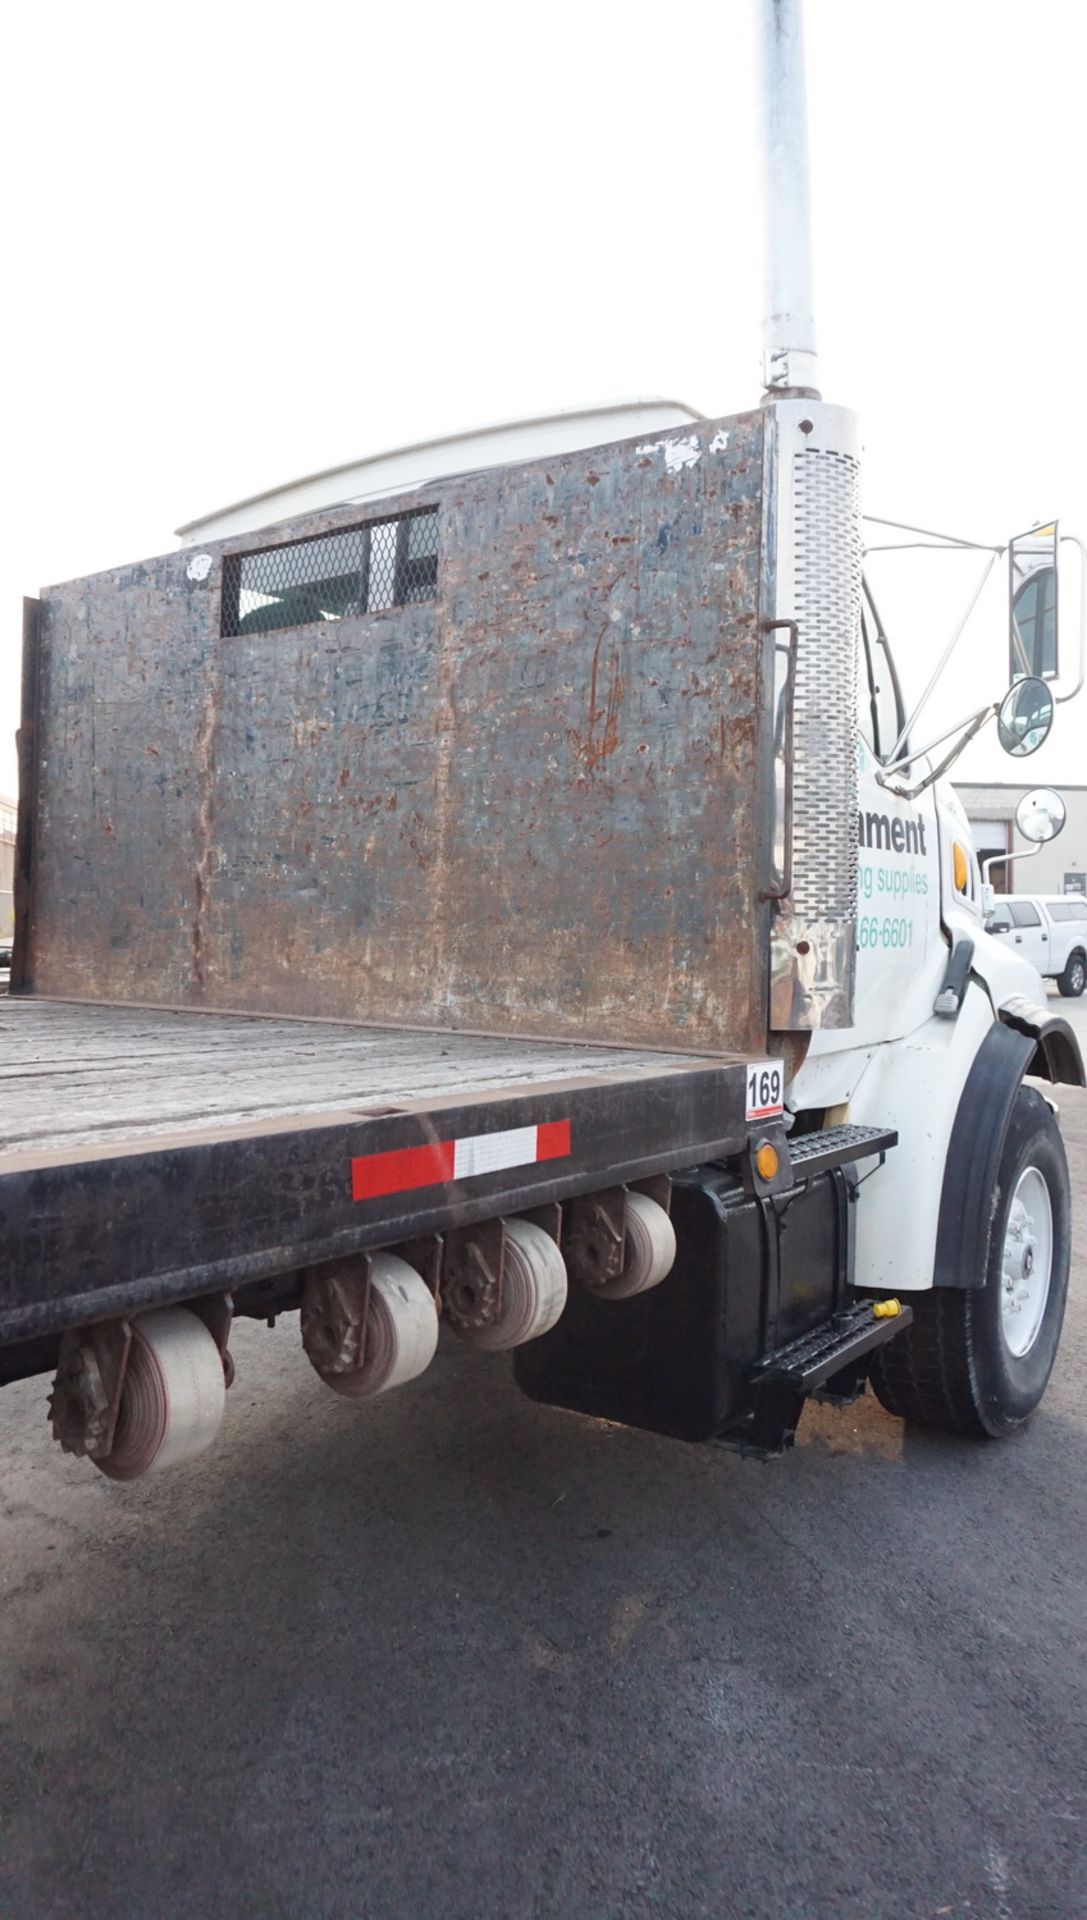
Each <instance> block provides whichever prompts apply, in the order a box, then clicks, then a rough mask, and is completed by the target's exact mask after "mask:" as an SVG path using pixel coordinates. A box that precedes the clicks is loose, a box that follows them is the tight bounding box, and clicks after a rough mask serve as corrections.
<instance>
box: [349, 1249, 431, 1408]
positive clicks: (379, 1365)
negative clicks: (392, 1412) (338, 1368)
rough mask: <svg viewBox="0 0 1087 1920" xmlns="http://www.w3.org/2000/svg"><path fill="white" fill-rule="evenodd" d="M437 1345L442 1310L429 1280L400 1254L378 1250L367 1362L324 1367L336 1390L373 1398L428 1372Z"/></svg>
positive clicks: (372, 1270)
mask: <svg viewBox="0 0 1087 1920" xmlns="http://www.w3.org/2000/svg"><path fill="white" fill-rule="evenodd" d="M437 1348H438V1315H437V1311H436V1309H435V1306H434V1295H433V1294H432V1293H431V1291H430V1288H429V1287H428V1286H427V1284H426V1281H425V1280H424V1279H423V1278H422V1276H421V1274H418V1273H416V1271H415V1268H414V1267H411V1266H409V1265H408V1262H407V1261H406V1260H401V1259H400V1257H399V1255H398V1254H395V1253H375V1254H374V1256H373V1258H372V1260H371V1262H370V1299H369V1305H368V1309H367V1315H366V1345H365V1349H364V1357H363V1362H362V1365H361V1367H354V1368H352V1369H351V1370H350V1371H349V1372H347V1373H333V1372H331V1371H328V1372H326V1371H323V1370H320V1369H319V1371H320V1374H321V1379H322V1380H323V1381H324V1383H325V1385H326V1386H328V1387H331V1388H332V1391H333V1393H340V1394H343V1396H344V1398H345V1399H348V1400H369V1399H370V1398H371V1397H372V1396H373V1395H374V1394H375V1393H387V1392H388V1390H389V1388H390V1387H401V1386H403V1385H404V1383H405V1381H407V1380H414V1379H416V1378H417V1377H418V1375H419V1374H421V1373H424V1372H425V1371H426V1369H427V1367H429V1365H430V1363H431V1361H432V1360H433V1358H434V1355H435V1353H436V1352H437Z"/></svg>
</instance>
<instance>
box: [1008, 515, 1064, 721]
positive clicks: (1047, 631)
mask: <svg viewBox="0 0 1087 1920" xmlns="http://www.w3.org/2000/svg"><path fill="white" fill-rule="evenodd" d="M1057 551H1058V548H1057V523H1056V521H1053V523H1052V525H1050V526H1048V527H1034V528H1033V529H1032V530H1031V532H1030V533H1017V534H1016V536H1015V538H1014V540H1012V541H1011V542H1010V543H1009V546H1008V601H1009V619H1008V640H1009V650H1010V660H1009V668H1010V671H1009V674H1008V678H1009V680H1011V681H1012V683H1013V684H1014V683H1015V681H1016V680H1022V679H1023V677H1024V675H1028V674H1029V675H1033V676H1034V678H1036V679H1039V680H1055V679H1056V677H1057V672H1058V665H1057Z"/></svg>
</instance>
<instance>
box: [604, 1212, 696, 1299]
mask: <svg viewBox="0 0 1087 1920" xmlns="http://www.w3.org/2000/svg"><path fill="white" fill-rule="evenodd" d="M624 1224H625V1229H626V1231H625V1240H626V1246H625V1253H624V1259H623V1268H622V1272H621V1273H618V1274H616V1276H615V1279H614V1280H604V1281H602V1282H601V1283H600V1284H599V1286H595V1287H593V1288H592V1292H593V1293H594V1294H595V1295H596V1296H597V1298H598V1299H599V1300H629V1299H630V1298H631V1296H632V1295H633V1294H636V1293H648V1291H649V1289H650V1287H659V1285H660V1283H661V1281H662V1280H664V1279H665V1278H666V1277H667V1275H668V1274H670V1273H671V1271H672V1268H673V1267H674V1266H675V1264H676V1230H675V1228H674V1226H673V1225H672V1222H671V1220H670V1219H669V1218H668V1215H667V1214H666V1213H665V1211H664V1208H663V1207H662V1206H659V1205H658V1204H657V1202H656V1201H655V1200H651V1199H650V1197H649V1195H648V1194H647V1193H638V1192H636V1191H635V1192H631V1193H628V1194H627V1198H626V1218H625V1223H624Z"/></svg>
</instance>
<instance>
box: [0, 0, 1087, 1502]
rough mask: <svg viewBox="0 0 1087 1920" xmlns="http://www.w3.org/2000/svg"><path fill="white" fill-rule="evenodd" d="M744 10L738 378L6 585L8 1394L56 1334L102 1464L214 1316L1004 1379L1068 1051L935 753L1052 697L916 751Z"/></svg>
mask: <svg viewBox="0 0 1087 1920" xmlns="http://www.w3.org/2000/svg"><path fill="white" fill-rule="evenodd" d="M765 39H766V57H767V67H768V84H767V122H768V136H767V150H768V155H769V192H768V202H769V205H770V208H771V214H772V218H771V236H770V248H769V253H770V264H771V290H770V297H769V300H768V314H769V316H770V317H769V319H768V322H767V334H766V346H767V373H766V383H767V384H766V392H765V395H764V399H763V403H762V404H761V405H760V406H758V407H757V408H754V409H752V410H750V411H748V412H746V413H741V414H737V415H733V416H730V417H727V418H719V419H710V420H704V419H701V418H698V417H695V418H693V419H688V418H683V419H681V421H680V422H679V424H673V425H668V424H665V425H663V426H662V425H659V424H658V425H656V426H654V427H653V428H652V429H651V430H644V431H643V432H641V433H638V432H635V433H633V434H627V435H625V436H624V435H622V434H620V435H619V436H618V437H616V438H613V439H611V440H609V441H606V442H605V443H604V444H599V445H594V446H588V447H586V446H584V445H576V444H575V445H573V446H567V447H566V449H565V450H563V449H562V447H561V446H558V445H557V444H556V435H555V433H551V435H550V437H549V442H548V445H547V446H546V449H545V450H544V451H543V452H542V453H537V454H536V455H535V456H534V457H527V458H520V459H516V460H513V461H506V462H505V463H503V464H498V465H494V464H483V465H480V466H475V467H473V466H471V465H469V466H468V468H467V470H456V471H452V472H448V471H447V472H437V473H430V474H424V475H423V477H422V478H421V479H420V480H419V481H418V483H413V484H403V483H402V482H401V483H398V487H397V488H394V489H392V490H388V489H386V490H384V491H381V492H380V496H379V497H378V498H373V497H368V498H366V499H364V500H359V499H357V498H356V499H347V500H346V501H345V500H343V499H342V497H340V498H336V497H335V496H334V497H333V499H332V500H327V499H321V498H320V497H317V496H319V492H320V490H319V489H318V490H317V496H315V494H314V489H313V488H312V487H311V488H310V489H309V491H308V492H306V491H305V490H303V493H304V498H303V499H301V501H300V498H299V495H298V490H297V489H295V490H294V491H293V493H292V495H291V504H290V509H289V510H287V511H285V512H283V513H281V514H279V515H278V516H277V514H276V513H275V511H274V510H272V511H269V503H268V502H265V503H263V504H262V505H258V507H257V508H254V509H253V510H252V511H250V512H248V513H247V512H245V511H242V510H233V511H232V512H231V513H230V514H228V515H227V516H225V521H224V525H225V531H223V530H220V531H219V532H217V533H216V534H215V537H210V535H209V529H208V526H207V525H206V524H205V525H204V526H202V527H200V528H197V529H195V530H193V529H190V530H189V534H188V536H187V544H186V545H184V546H183V547H182V548H181V549H180V551H175V552H173V553H169V554H166V555H163V556H160V557H157V558H155V559H152V560H148V561H144V562H140V563H138V564H136V565H133V566H129V567H123V568H118V569H115V570H112V571H110V572H108V573H104V574H99V575H96V576H93V577H91V578H88V579H81V580H76V581H73V582H70V583H68V584H66V585H62V586H57V587H54V588H50V589H48V590H46V591H45V592H43V593H42V595H41V596H40V599H38V600H36V601H32V602H29V603H28V604H27V609H26V618H25V632H24V690H23V714H22V725H21V732H20V776H21V777H20V813H19V831H18V846H17V871H16V895H17V898H16V906H17V919H16V935H15V947H14V953H13V967H12V982H11V994H10V997H9V998H8V999H7V1000H6V1001H4V1002H0V1079H2V1081H3V1088H4V1097H3V1103H2V1118H0V1383H2V1382H3V1381H9V1380H14V1379H19V1378H24V1377H27V1376H30V1375H34V1374H38V1373H46V1374H52V1376H53V1389H52V1393H51V1397H50V1410H51V1419H52V1425H53V1430H54V1433H55V1435H56V1438H57V1439H58V1440H59V1441H60V1442H61V1444H62V1445H63V1446H64V1447H65V1448H66V1449H67V1450H68V1451H70V1452H72V1453H73V1454H76V1455H81V1456H85V1457H87V1458H88V1459H90V1460H91V1461H93V1462H94V1464H95V1465H96V1466H97V1467H99V1468H100V1469H101V1470H102V1471H103V1472H104V1473H106V1474H107V1475H109V1476H110V1477H112V1478H114V1479H117V1480H122V1481H123V1480H129V1479H133V1478H136V1477H137V1476H138V1475H140V1474H141V1473H143V1472H146V1471H148V1470H151V1469H155V1470H157V1469H161V1468H162V1467H164V1466H168V1465H171V1464H175V1463H177V1462H179V1461H183V1460H186V1459H189V1458H191V1457H192V1456H193V1455H195V1454H197V1453H199V1452H201V1451H202V1450H203V1448H204V1447H205V1446H207V1445H208V1444H209V1443H210V1442H211V1440H212V1439H213V1438H214V1437H215V1434H216V1433H217V1431H218V1429H219V1426H220V1423H221V1421H222V1418H223V1413H224V1406H225V1404H226V1393H227V1388H228V1386H229V1384H230V1382H231V1380H232V1377H233V1361H232V1358H231V1352H230V1329H231V1325H232V1323H233V1320H234V1319H235V1318H236V1317H237V1316H240V1315H245V1316H250V1317H254V1318H258V1319H267V1320H270V1321H274V1320H275V1319H276V1318H277V1317H278V1316H279V1315H281V1314H290V1313H298V1315H299V1318H300V1325H301V1331H302V1338H303V1341H304V1344H305V1348H306V1351H307V1354H308V1355H309V1357H310V1359H311V1361H312V1362H313V1365H314V1367H315V1370H316V1371H317V1373H318V1375H319V1376H320V1378H321V1379H322V1380H323V1381H324V1382H325V1383H326V1384H327V1385H329V1386H330V1387H332V1388H333V1389H334V1390H336V1391H338V1392H340V1393H341V1394H344V1395H345V1396H347V1397H350V1398H355V1399H359V1400H360V1401H361V1400H365V1399H367V1398H368V1397H370V1396H371V1395H372V1394H374V1393H376V1392H380V1391H384V1390H387V1389H389V1388H392V1387H397V1386H401V1385H405V1384H406V1383H407V1382H408V1381H410V1380H411V1379H413V1378H415V1377H417V1376H418V1375H419V1374H420V1373H421V1372H422V1371H423V1369H424V1368H425V1367H426V1366H427V1365H428V1364H429V1363H430V1362H431V1360H432V1359H433V1357H434V1353H435V1349H436V1346H437V1341H438V1335H439V1326H440V1323H441V1322H442V1321H444V1322H445V1323H446V1324H447V1325H448V1326H449V1327H450V1328H451V1329H452V1331H453V1332H454V1333H455V1334H456V1335H457V1336H459V1337H460V1338H461V1339H463V1340H465V1341H467V1342H468V1343H470V1344H472V1345H475V1346H477V1347H481V1348H483V1349H487V1350H494V1351H501V1350H508V1351H511V1352H512V1353H513V1355H514V1367H515V1373H516V1377H517V1379H518V1381H519V1383H520V1385H521V1386H522V1387H523V1388H524V1390H525V1392H526V1393H528V1394H529V1395H531V1396H533V1397H535V1398H537V1399H539V1400H542V1401H545V1402H549V1403H552V1404H556V1405H561V1406H564V1407H567V1408H570V1409H573V1410H574V1411H576V1412H582V1413H588V1414H592V1415H597V1416H602V1417H605V1418H608V1419H613V1420H619V1421H625V1422H627V1423H629V1424H632V1425H635V1426H642V1427H646V1428H649V1429H652V1430H654V1431H657V1432H662V1433H666V1434H671V1435H674V1436H676V1437H679V1438H682V1439H685V1440H688V1441H713V1442H719V1443H722V1444H725V1445H729V1446H733V1447H736V1448H738V1449H740V1450H741V1451H744V1452H748V1453H751V1454H754V1455H760V1456H766V1455H770V1454H775V1453H779V1452H781V1451H782V1450H783V1449H784V1448H786V1447H788V1446H789V1445H790V1444H791V1442H792V1439H793V1437H794V1435H795V1432H796V1428H797V1423H798V1421H799V1419H800V1416H801V1413H802V1410H803V1407H804V1404H805V1402H806V1401H807V1400H808V1399H809V1398H811V1397H812V1396H813V1395H820V1396H824V1397H828V1398H830V1399H832V1400H834V1401H836V1402H839V1403H842V1402H848V1401H849V1400H850V1399H852V1398H854V1397H855V1396H856V1395H857V1394H858V1393H860V1392H862V1391H864V1390H865V1388H866V1386H868V1385H871V1386H872V1387H873V1388H874V1390H875V1392H876V1393H877V1394H878V1395H879V1397H880V1399H881V1400H882V1401H883V1402H884V1404H885V1405H886V1406H887V1407H888V1408H889V1409H890V1410H891V1411H892V1412H894V1413H897V1414H901V1415H904V1416H905V1417H907V1418H910V1419H913V1420H917V1421H921V1422H925V1423H927V1424H930V1425H935V1426H939V1427H943V1428H945V1429H948V1430H950V1431H952V1432H954V1433H958V1434H966V1435H986V1436H990V1437H996V1436H999V1435H1001V1434H1004V1433H1007V1432H1009V1431H1011V1430H1013V1429H1014V1428H1015V1427H1016V1426H1018V1425H1020V1424H1021V1423H1022V1421H1023V1420H1024V1419H1026V1418H1027V1417H1028V1416H1029V1414H1030V1413H1031V1412H1032V1410H1033V1408H1034V1407H1035V1406H1036V1405H1037V1403H1038V1401H1039V1399H1040V1398H1041V1395H1042V1393H1043V1391H1044V1388H1045V1384H1046V1381H1047V1379H1048V1377H1049V1373H1050V1370H1051V1368H1052V1365H1053V1361H1054V1357H1055V1355H1056V1351H1057V1343H1058V1341H1059V1337H1060V1328H1061V1319H1062V1315H1063V1308H1064V1297H1065V1291H1066V1287H1067V1277H1068V1266H1069V1247H1070V1217H1069V1212H1070V1210H1069V1195H1068V1177H1067V1166H1066V1163H1065V1158H1064V1152H1063V1147H1062V1145H1061V1139H1060V1133H1059V1129H1058V1127H1057V1123H1056V1118H1055V1114H1054V1111H1053V1108H1052V1106H1051V1104H1050V1102H1049V1101H1048V1099H1047V1098H1045V1097H1044V1096H1043V1093H1042V1092H1041V1091H1040V1090H1039V1088H1038V1086H1037V1085H1028V1084H1027V1078H1028V1077H1032V1078H1033V1079H1034V1080H1035V1081H1038V1080H1039V1079H1040V1080H1041V1081H1042V1082H1044V1081H1050V1082H1055V1081H1060V1080H1064V1081H1071V1082H1074V1083H1076V1084H1081V1085H1082V1084H1083V1081H1084V1072H1083V1064H1082V1061H1081V1058H1080V1054H1079V1049H1078V1047H1077V1044H1076V1041H1075V1038H1074V1036H1073V1034H1072V1032H1071V1030H1070V1028H1069V1027H1068V1025H1067V1023H1066V1022H1064V1021H1063V1020H1062V1019H1060V1018H1059V1017H1056V1016H1053V1015H1051V1014H1050V1013H1049V1011H1048V1008H1047V1007H1046V1005H1045V1003H1044V996H1043V993H1042V990H1041V987H1040V983H1039V982H1038V980H1037V977H1036V975H1035V974H1034V973H1033V971H1032V970H1031V969H1030V968H1029V967H1027V966H1025V965H1024V964H1023V963H1022V961H1021V960H1019V959H1018V958H1017V956H1016V955H1014V954H1013V953H1009V952H1007V951H1006V950H1005V949H1004V948H1003V947H1002V946H1001V945H1000V943H999V942H997V941H995V940H993V939H991V938H990V937H989V936H988V935H987V934H986V933H985V931H984V927H983V915H982V898H981V884H980V875H979V872H978V867H977V861H976V858H975V856H974V853H973V850H972V847H971V843H970V837H969V831H968V827H967V823H966V820H965V817H964V815H963V813H962V809H961V807H959V805H958V803H957V801H956V799H955V796H954V793H953V791H952V789H951V788H950V786H949V785H948V784H947V782H946V779H944V778H943V777H942V776H943V773H944V772H945V771H946V767H947V765H949V764H950V759H951V757H952V755H953V752H954V751H955V749H956V745H957V744H961V743H962V741H964V740H965V739H966V738H968V737H972V735H973V733H975V732H976V731H977V730H978V728H979V727H980V725H981V724H982V723H983V722H984V721H985V720H986V719H988V718H989V717H990V715H992V714H994V713H995V712H996V710H997V707H998V706H999V707H1000V722H999V723H1000V727H1001V738H1002V739H1003V740H1004V743H1005V744H1006V745H1007V746H1008V747H1009V751H1013V752H1015V753H1017V754H1021V753H1025V752H1029V751H1030V750H1031V749H1032V748H1033V746H1034V745H1035V744H1037V743H1038V740H1039V738H1040V737H1041V735H1042V734H1043V733H1044V731H1045V729H1046V728H1047V727H1048V724H1049V721H1050V719H1051V718H1052V710H1053V705H1054V693H1053V689H1052V687H1051V686H1050V685H1049V684H1048V683H1047V682H1046V681H1045V679H1044V678H1038V677H1037V676H1034V675H1019V676H1017V678H1016V681H1015V683H1014V684H1013V686H1012V687H1011V689H1010V690H1009V692H1008V694H1007V695H1006V696H1005V698H1004V699H1003V701H1001V700H999V699H998V698H997V697H993V698H991V699H988V700H987V701H986V702H985V703H984V704H983V706H982V707H981V708H979V710H978V712H977V713H976V714H974V715H971V716H969V717H968V719H967V720H965V721H964V722H963V723H962V726H961V727H960V728H959V729H958V730H957V734H956V741H955V742H953V743H952V747H951V748H950V749H948V748H947V738H948V736H945V737H944V739H943V740H938V741H937V742H935V743H931V746H930V745H926V744H925V743H923V742H921V743H920V744H919V736H918V731H917V729H916V727H912V726H911V724H910V719H909V717H908V716H907V715H906V713H905V709H904V705H903V702H902V698H901V694H900V692H899V688H898V681H897V677H896V675H895V673H894V668H893V662H892V660H891V657H890V650H889V646H888V643H887V639H886V635H885V634H884V632H883V629H882V627H881V625H880V623H879V620H878V616H877V615H876V613H875V609H874V607H873V606H872V603H871V600H870V597H869V596H867V594H866V590H865V588H864V586H863V583H862V568H861V560H862V551H861V549H862V528H861V517H860V499H859V477H860V468H859V444H858V434H857V427H856V422H855V420H854V418H853V416H852V415H851V414H849V413H848V412H846V411H845V410H844V409H842V408H839V407H836V406H831V405H828V404H827V403H825V402H824V401H823V400H822V399H821V397H820V395H819V393H818V390H817V387H816V385H815V378H816V365H815V357H814V340H813V337H812V332H811V322H810V299H809V295H808V285H807V271H808V270H807V261H806V253H805V247H806V238H805V225H804V220H803V218H802V217H801V216H802V214H803V203H804V192H803V96H802V91H801V73H800V59H801V49H800V38H799V18H798V14H797V11H796V8H795V7H794V6H793V5H792V4H791V3H790V4H785V0H777V4H769V0H768V4H767V7H766V23H765ZM798 208H799V209H800V212H799V214H798V211H797V209H798ZM783 209H784V210H785V212H783ZM786 215H787V217H786ZM798 235H799V236H800V243H799V253H798ZM439 465H440V463H439ZM281 504H283V503H281ZM270 505H271V507H272V508H273V509H274V506H275V502H274V501H273V502H271V503H270ZM1052 598H1053V602H1054V605H1056V594H1055V592H1054V595H1053V596H1052ZM1054 617H1055V616H1054ZM1073 691H1074V689H1073ZM998 692H999V689H998ZM1060 697H1061V696H1060V694H1059V693H1058V695H1057V698H1060ZM950 732H952V733H955V732H956V730H954V729H952V730H950ZM932 749H935V750H932ZM937 750H938V751H937ZM941 754H942V758H941V757H940V756H941Z"/></svg>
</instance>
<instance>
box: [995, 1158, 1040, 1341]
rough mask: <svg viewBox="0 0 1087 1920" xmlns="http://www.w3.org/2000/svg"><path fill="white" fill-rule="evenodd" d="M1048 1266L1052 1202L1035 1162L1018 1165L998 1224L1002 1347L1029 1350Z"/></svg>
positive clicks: (1035, 1338)
mask: <svg viewBox="0 0 1087 1920" xmlns="http://www.w3.org/2000/svg"><path fill="white" fill-rule="evenodd" d="M1052 1272H1053V1204H1052V1201H1051V1200H1050V1198H1049V1188H1048V1187H1047V1185H1046V1183H1045V1178H1044V1176H1043V1175H1042V1174H1041V1173H1039V1171H1038V1169H1037V1167H1024V1169H1023V1172H1022V1173H1021V1174H1020V1175H1019V1179H1018V1181H1017V1182H1016V1187H1015V1192H1014V1193H1013V1194H1012V1202H1011V1206H1010V1207H1009V1208H1008V1219H1007V1224H1006V1226H1005V1228H1004V1251H1003V1258H1002V1261H1001V1271H1000V1327H1001V1332H1002V1333H1003V1335H1004V1344H1005V1346H1006V1347H1007V1349H1008V1352H1009V1353H1011V1354H1014V1355H1015V1358H1016V1359H1017V1360H1021V1359H1022V1358H1023V1355H1024V1354H1026V1353H1029V1352H1030V1349H1031V1347H1032V1346H1033V1345H1034V1342H1035V1341H1036V1340H1037V1338H1038V1331H1039V1328H1040V1327H1041V1324H1042V1317H1043V1315H1044V1313H1045V1303H1046V1301H1047V1300H1048V1298H1049V1283H1050V1278H1051V1276H1052Z"/></svg>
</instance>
